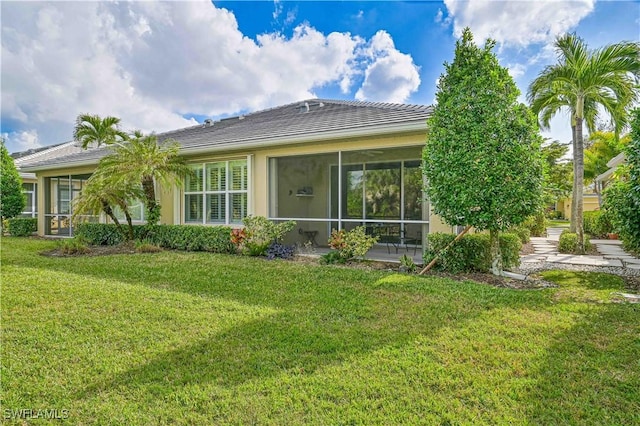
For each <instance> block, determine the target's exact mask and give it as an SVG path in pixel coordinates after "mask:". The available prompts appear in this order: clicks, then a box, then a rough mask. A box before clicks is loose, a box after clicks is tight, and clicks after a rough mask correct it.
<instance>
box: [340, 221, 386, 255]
mask: <svg viewBox="0 0 640 426" xmlns="http://www.w3.org/2000/svg"><path fill="white" fill-rule="evenodd" d="M377 242H378V237H372V236H371V235H367V233H366V230H365V227H364V226H356V227H355V228H353V229H352V230H351V231H345V230H344V229H340V230H335V229H334V230H333V231H331V236H330V237H329V247H331V248H332V249H334V250H337V252H338V254H339V255H340V257H342V258H344V259H352V258H354V257H360V258H364V256H365V255H366V254H367V252H368V251H369V250H370V249H371V247H373V245H374V244H375V243H377Z"/></svg>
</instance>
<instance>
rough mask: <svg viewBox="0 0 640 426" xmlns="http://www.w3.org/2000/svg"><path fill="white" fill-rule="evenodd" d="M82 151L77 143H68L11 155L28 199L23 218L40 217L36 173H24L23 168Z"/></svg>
mask: <svg viewBox="0 0 640 426" xmlns="http://www.w3.org/2000/svg"><path fill="white" fill-rule="evenodd" d="M81 151H82V148H80V147H79V146H78V145H77V144H76V143H75V142H66V143H61V144H57V145H50V146H46V147H42V148H34V149H30V150H28V151H21V152H14V153H12V154H11V157H12V158H13V162H14V164H15V166H16V168H17V169H18V173H19V174H20V178H21V179H22V190H23V192H24V194H25V197H26V203H25V207H24V211H23V212H22V215H21V216H22V217H34V218H35V217H38V179H37V177H36V174H35V173H32V172H26V171H23V170H22V168H23V167H26V166H28V165H30V164H35V163H39V162H43V161H46V160H51V159H53V158H58V157H64V156H68V155H70V154H74V153H78V152H81Z"/></svg>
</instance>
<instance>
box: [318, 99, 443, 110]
mask: <svg viewBox="0 0 640 426" xmlns="http://www.w3.org/2000/svg"><path fill="white" fill-rule="evenodd" d="M314 100H315V101H320V102H326V103H333V104H341V105H349V106H362V107H374V108H384V109H399V110H411V109H420V110H427V109H430V108H431V107H432V106H431V105H424V104H405V103H397V102H375V101H359V100H350V99H344V100H343V99H314Z"/></svg>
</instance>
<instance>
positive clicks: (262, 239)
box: [242, 216, 296, 256]
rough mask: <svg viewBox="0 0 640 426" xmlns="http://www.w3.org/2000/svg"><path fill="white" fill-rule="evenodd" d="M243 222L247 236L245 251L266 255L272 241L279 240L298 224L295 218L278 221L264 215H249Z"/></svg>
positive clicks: (252, 254) (253, 254)
mask: <svg viewBox="0 0 640 426" xmlns="http://www.w3.org/2000/svg"><path fill="white" fill-rule="evenodd" d="M242 222H243V223H244V226H245V233H246V238H245V239H244V240H243V242H244V250H243V251H244V253H245V254H248V255H249V256H264V255H266V254H267V249H268V248H269V246H270V245H271V243H273V242H279V241H280V240H281V239H282V237H284V235H285V234H286V233H287V232H289V231H291V230H292V229H293V228H294V226H296V222H295V221H293V220H289V221H286V222H281V223H276V222H272V221H270V220H269V219H267V218H266V217H264V216H247V217H245V218H244V219H243V220H242Z"/></svg>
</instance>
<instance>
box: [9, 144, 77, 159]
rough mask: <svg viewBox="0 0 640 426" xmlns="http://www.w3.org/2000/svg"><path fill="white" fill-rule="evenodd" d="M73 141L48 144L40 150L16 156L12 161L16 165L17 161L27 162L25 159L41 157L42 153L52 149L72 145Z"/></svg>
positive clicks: (56, 149) (55, 149)
mask: <svg viewBox="0 0 640 426" xmlns="http://www.w3.org/2000/svg"><path fill="white" fill-rule="evenodd" d="M73 143H74V141H68V142H62V143H59V144H57V145H52V146H50V147H48V148H46V147H43V149H41V150H39V151H37V152H34V153H32V154H27V155H24V156H22V157H18V158H16V159H15V160H14V163H16V165H18V163H23V162H27V161H29V160H32V159H34V158H37V157H41V156H43V155H45V154H47V153H50V152H52V151H58V150H60V149H62V148H66V147H67V146H69V145H72V144H73Z"/></svg>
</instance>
